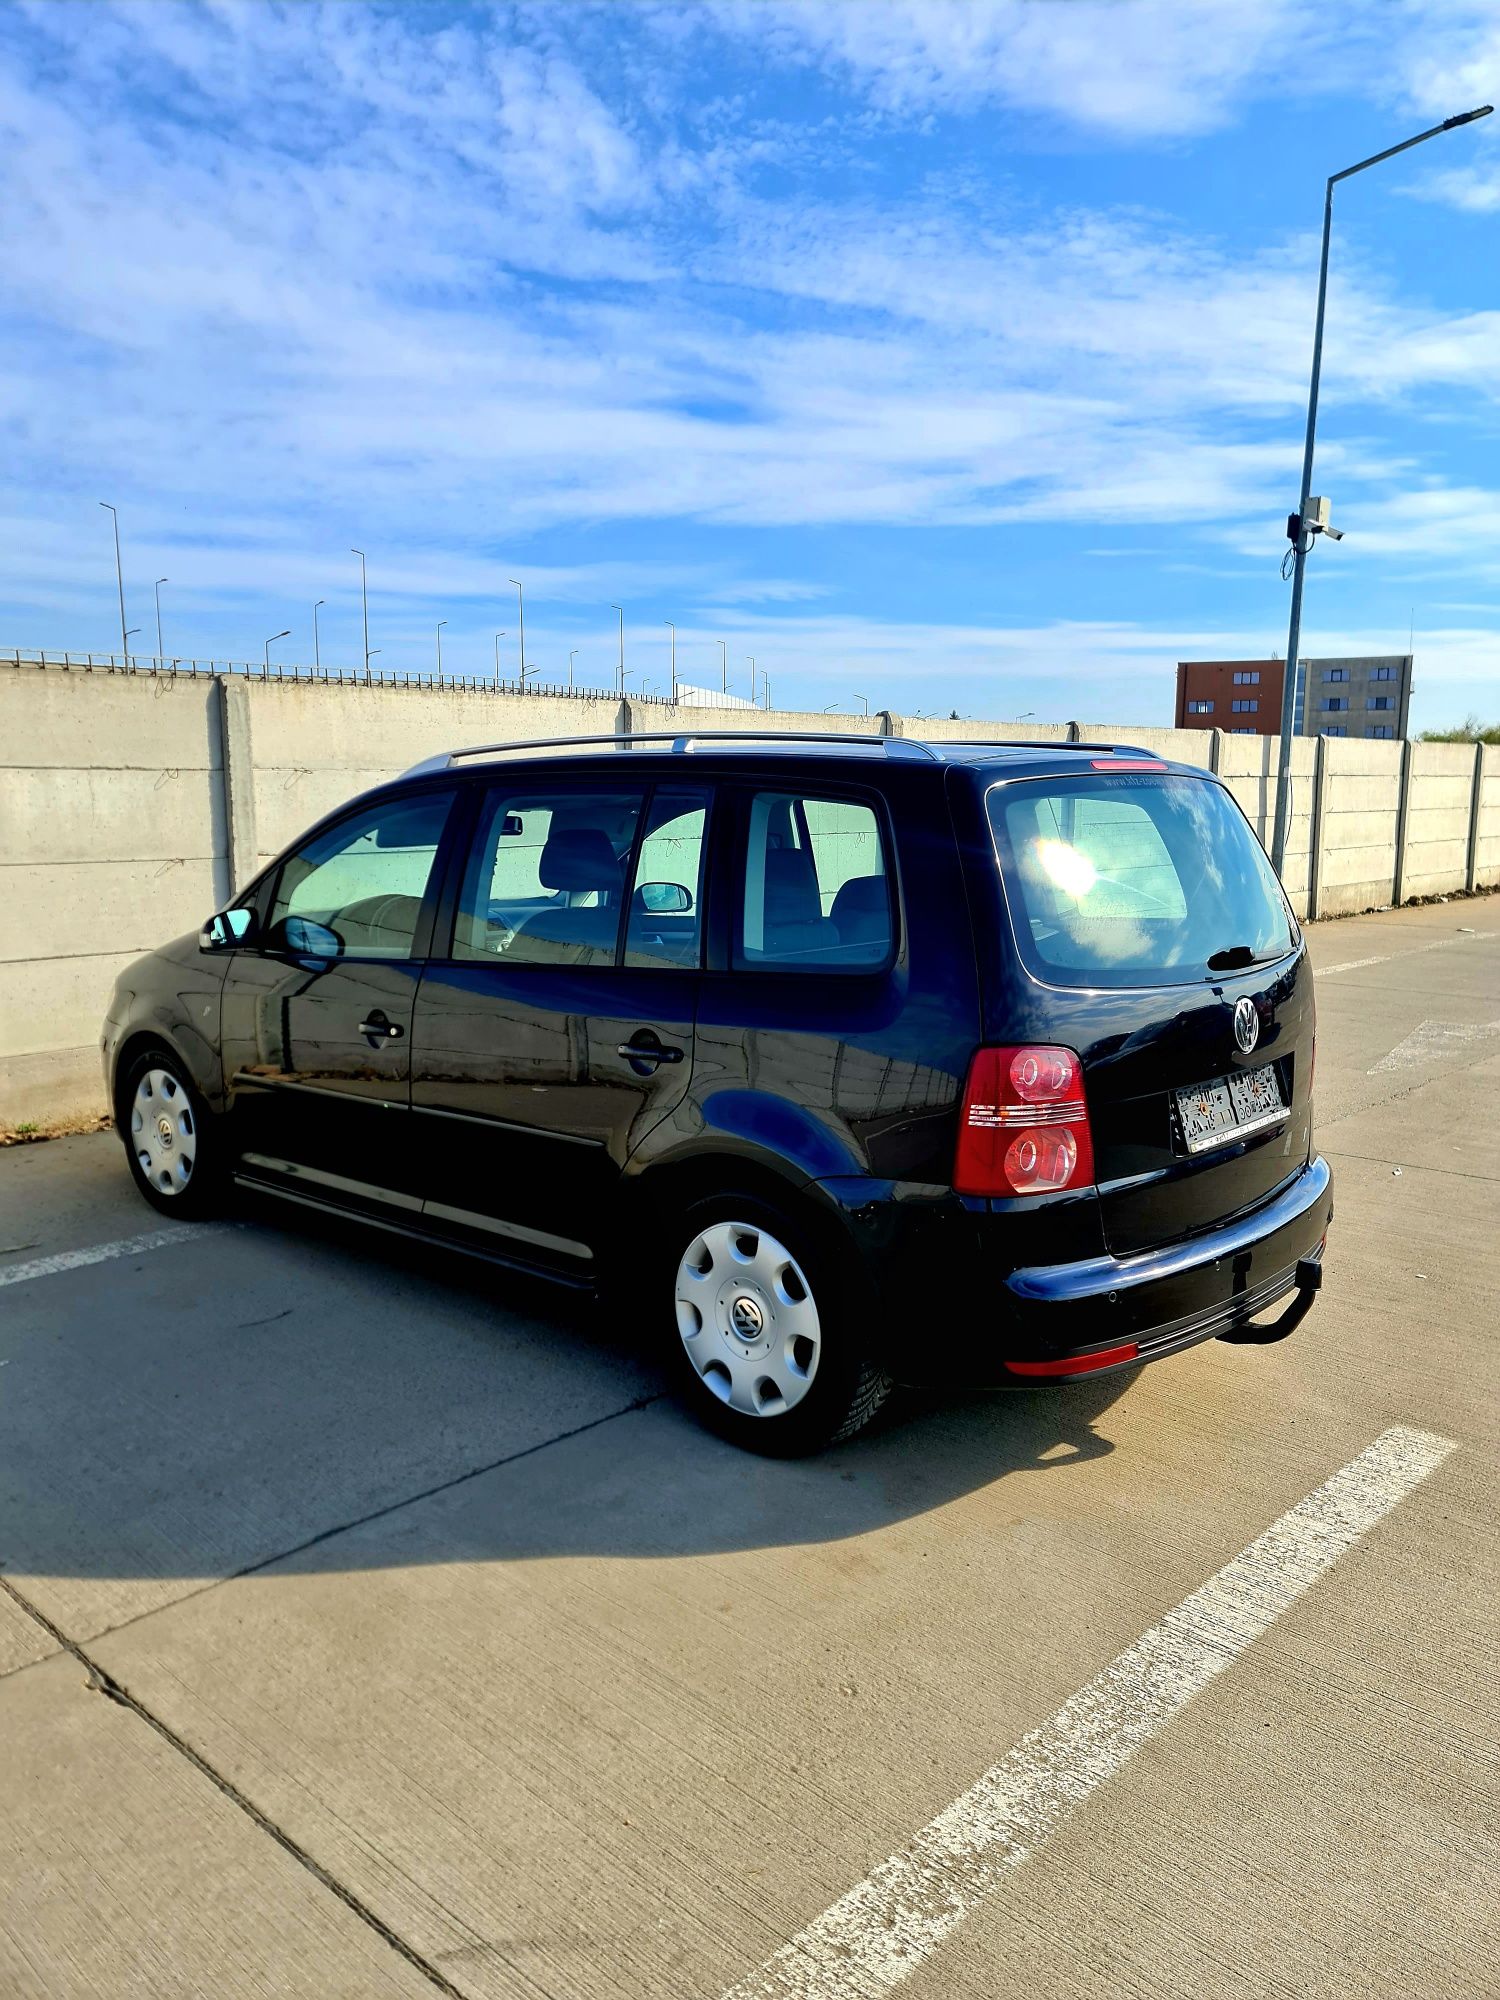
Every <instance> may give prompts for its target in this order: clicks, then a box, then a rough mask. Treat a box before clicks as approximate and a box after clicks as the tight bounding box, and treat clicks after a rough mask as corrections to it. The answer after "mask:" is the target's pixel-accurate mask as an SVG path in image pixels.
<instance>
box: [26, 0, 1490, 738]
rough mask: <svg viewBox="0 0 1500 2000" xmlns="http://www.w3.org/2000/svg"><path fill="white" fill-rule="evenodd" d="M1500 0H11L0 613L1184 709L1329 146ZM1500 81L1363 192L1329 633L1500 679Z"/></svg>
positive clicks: (214, 636) (202, 635)
mask: <svg viewBox="0 0 1500 2000" xmlns="http://www.w3.org/2000/svg"><path fill="white" fill-rule="evenodd" d="M1497 90H1500V0H1420V4H1411V5H1407V4H1405V0H1375V4H1363V5H1361V4H1358V0H1354V4H1342V5H1340V6H1338V7H1335V8H1324V9H1319V8H1310V7H1308V6H1306V5H1305V4H1301V0H1299V3H1298V4H1295V5H1294V4H1286V3H1285V0H1245V4H1240V0H1197V4H1194V5H1183V4H1181V0H1134V4H1132V0H1122V3H1121V4H1111V0H998V4H994V5H983V4H977V3H976V4H970V5H958V6H955V5H950V4H946V0H891V4H882V0H836V3H832V0H831V3H830V4H821V3H820V0H809V4H802V3H801V0H787V4H782V3H781V0H742V3H741V4H736V3H735V0H725V4H719V5H693V4H686V3H685V0H674V4H660V5H657V4H630V0H612V4H608V5H604V6H598V7H596V6H592V5H589V4H585V0H567V4H563V0H558V4H553V5H545V6H497V7H487V8H479V7H463V6H443V5H437V4H428V5H422V6H417V5H407V6H402V7H383V6H376V5H371V6H361V5H358V4H353V5H346V6H335V7H332V8H327V9H325V8H322V7H320V6H316V5H313V4H300V5H296V6H293V7H291V8H286V9H283V8H279V7H275V6H269V5H258V6H238V5H215V6H204V7H198V6H192V5H189V4H186V0H184V4H166V0H157V4H148V5H145V6H118V7H115V6H108V5H105V4H102V0H99V4H89V5H81V4H57V0H52V3H51V4H44V5H43V4H16V3H15V0H0V232H3V237H4V242H5V249H6V260H5V261H6V269H7V272H8V273H9V274H10V282H8V283H7V284H6V285H5V287H4V288H3V291H0V424H3V436H4V445H5V464H6V468H7V471H8V475H9V476H8V477H7V478H6V480H5V482H4V489H3V494H0V645H20V646H33V647H34V646H42V645H45V646H48V647H56V648H63V647H70V648H73V649H76V650H85V649H88V648H94V649H97V650H107V649H109V648H110V647H111V646H112V645H113V644H116V643H117V633H118V615H117V609H116V603H115V595H114V575H113V544H112V542H111V540H110V522H109V516H108V515H107V514H105V513H104V512H102V511H101V509H100V507H99V505H98V502H99V501H100V500H101V499H104V500H111V501H113V502H114V503H115V504H116V505H117V506H118V508H119V510H120V521H121V530H122V536H123V541H124V549H125V567H126V591H127V609H128V612H129V622H130V623H131V624H133V625H140V626H141V627H143V628H144V630H143V633H142V638H141V640H140V641H137V642H133V643H136V644H142V645H144V647H145V649H146V650H148V651H150V650H154V622H155V616H154V607H153V602H152V585H153V582H154V580H155V579H156V578H157V577H159V576H165V577H167V578H168V579H169V582H168V583H167V584H166V585H165V586H164V587H163V590H162V600H163V610H164V622H165V633H166V645H167V650H168V651H169V652H172V653H181V654H194V653H195V654H198V655H203V656H206V655H209V654H217V655H219V656H228V657H232V658H236V659H244V658H247V657H249V658H259V657H260V654H261V649H262V643H263V641H264V640H265V638H266V636H267V635H268V634H270V633H273V632H277V631H280V630H281V629H282V627H284V626H290V627H291V628H292V637H291V639H290V640H288V641H285V642H283V643H282V645H281V646H279V647H278V648H277V649H276V652H277V654H278V655H279V656H280V657H282V658H284V659H310V658H311V654H312V623H311V607H312V603H313V601H314V599H317V598H323V599H325V600H326V603H325V606H324V609H323V611H322V613H321V614H320V617H321V620H322V638H323V657H324V660H325V662H328V661H341V662H345V663H350V664H352V663H355V662H357V661H358V659H359V657H360V653H361V648H362V640H361V636H360V629H359V565H358V561H357V558H356V557H354V556H353V555H351V554H350V553H349V551H350V547H351V545H357V546H359V547H361V548H363V549H365V550H366V551H367V552H368V556H369V576H370V592H371V599H370V619H371V626H372V631H371V644H372V645H373V646H377V647H379V648H380V658H379V660H378V661H377V664H378V665H382V666H386V667H397V668H401V667H407V668H411V669H427V668H430V666H431V664H432V660H433V652H434V626H435V623H436V621H437V619H439V618H445V619H446V620H447V624H446V626H445V628H444V632H443V644H444V663H445V666H446V667H447V668H448V669H449V670H450V671H471V672H479V671H484V670H485V669H486V668H491V669H492V668H493V663H494V634H495V632H496V631H497V630H498V629H500V628H504V629H505V631H506V637H505V638H504V639H503V640H502V641H501V647H502V657H503V659H504V661H505V664H506V667H507V670H508V671H513V670H514V665H515V661H516V657H517V656H516V652H515V643H516V635H515V626H516V619H515V615H514V607H515V593H514V591H513V590H512V589H511V588H510V586H509V585H508V583H507V581H506V579H507V578H508V577H521V578H522V579H524V581H525V584H526V592H527V603H526V620H527V649H528V653H529V655H530V658H531V660H532V661H533V662H534V663H535V664H536V665H537V666H538V667H539V668H540V669H541V672H542V675H543V677H544V678H546V679H554V678H561V677H563V676H564V675H565V673H566V669H567V660H568V654H569V651H570V650H572V649H577V653H578V660H577V670H578V674H579V677H580V679H583V680H589V681H594V682H598V683H601V684H602V683H604V682H605V681H607V680H608V679H609V677H610V675H611V673H612V671H613V666H614V658H615V614H614V612H613V611H612V610H611V609H610V606H611V603H620V604H623V605H624V606H625V607H626V612H627V627H626V643H627V660H628V663H629V664H630V665H631V667H632V668H633V669H634V672H633V676H632V681H631V685H632V686H638V685H639V683H640V680H641V679H642V678H645V679H647V680H648V681H650V682H654V683H655V684H657V685H658V686H659V685H660V682H661V681H662V679H663V678H664V677H665V673H666V663H667V631H666V627H665V625H664V623H663V622H662V621H663V620H665V619H668V618H670V619H673V620H675V622H676V625H677V635H678V665H679V672H681V673H682V674H683V675H684V677H686V678H692V679H697V680H700V681H703V682H714V681H716V680H717V675H718V661H719V651H718V646H717V643H716V642H717V641H718V640H719V639H720V638H722V639H724V640H725V641H726V642H727V644H728V651H729V660H730V673H731V678H732V682H733V684H734V685H736V686H737V687H738V689H739V691H741V692H743V691H744V690H745V683H746V678H747V674H748V669H747V667H746V665H745V658H746V656H747V655H751V654H753V655H754V656H755V657H756V658H757V660H758V661H759V664H760V666H761V667H762V668H763V669H767V670H768V671H769V672H770V674H771V676H772V693H773V697H774V699H775V700H776V702H777V704H778V705H785V706H805V707H811V708H821V707H823V706H824V705H825V704H827V703H833V702H839V703H842V704H844V705H846V706H847V705H852V697H853V694H854V692H855V691H856V690H857V691H859V692H861V693H864V694H867V695H868V696H869V697H870V699H871V702H872V705H874V706H881V705H889V706H892V707H895V708H898V709H903V710H905V711H907V712H908V713H910V712H914V711H917V710H928V711H937V712H941V713H947V712H948V710H949V709H950V708H955V707H956V708H957V709H958V710H959V711H960V712H961V713H964V714H975V715H988V716H995V717H1013V716H1017V715H1020V714H1021V713H1023V712H1024V711H1025V710H1028V709H1031V710H1034V711H1035V712H1036V713H1037V715H1038V716H1039V717H1042V718H1054V719H1057V718H1064V717H1067V716H1081V717H1085V718H1088V717H1094V718H1098V719H1099V720H1103V721H1120V722H1137V723H1144V722H1152V721H1165V720H1168V719H1169V718H1170V713H1171V702H1172V686H1173V674H1174V663H1175V661H1176V660H1177V659H1178V658H1179V657H1180V656H1189V657H1193V656H1215V657H1224V656H1231V655H1238V654H1240V653H1256V654H1265V653H1269V652H1271V651H1279V650H1280V649H1281V648H1282V647H1283V646H1284V645H1285V633H1286V613H1287V588H1286V586H1285V585H1284V584H1283V583H1282V581H1281V579H1280V577H1279V575H1278V563H1279V560H1280V555H1281V551H1282V548H1283V546H1284V535H1283V528H1284V521H1285V516H1286V513H1287V511H1288V509H1289V508H1290V507H1291V505H1292V504H1293V503H1294V500H1295V497H1296V491H1297V479H1298V473H1299V462H1300V449H1301V430H1302V423H1303V411H1304V407H1305V397H1306V375H1307V366H1308V360H1309V354H1310V346H1311V323H1312V312H1313V299H1314V284H1315V266H1316V254H1317V230H1318V225H1319V222H1320V219H1321V195H1322V181H1323V177H1324V176H1325V174H1326V173H1327V172H1329V171H1330V170H1331V169H1334V168H1337V167H1339V166H1342V165H1345V164H1347V163H1349V162H1350V161H1352V160H1354V159H1358V158H1360V157H1362V156H1363V155H1365V154H1367V153H1370V152H1373V151H1375V150H1377V149H1378V148H1380V147H1381V146H1384V145H1387V144H1390V143H1392V142H1393V141H1394V140H1396V139H1399V138H1401V137H1404V136H1406V135H1407V134H1409V133H1410V132H1413V131H1416V130H1419V129H1420V128H1421V127H1422V126H1423V125H1425V124H1428V123H1431V122H1433V121H1434V120H1435V119H1437V118H1440V117H1443V116H1445V115H1447V114H1449V113H1451V112H1456V111H1461V110H1466V109H1468V108H1469V107H1470V106H1472V105H1475V104H1478V103H1481V102H1486V101H1491V100H1493V99H1494V98H1495V96H1496V94H1497ZM1497 438H1500V118H1495V119H1493V120H1487V121H1485V122H1484V123H1482V124H1480V125H1478V126H1475V127H1473V128H1469V129H1465V130H1463V131H1460V132H1457V133H1453V134H1450V135H1446V136H1444V137H1443V138H1441V139H1438V140H1435V141H1434V142H1433V143H1432V144H1431V145H1430V146H1427V147H1424V148H1422V149H1420V150H1419V151H1418V152H1416V153H1413V154H1411V155H1409V156H1408V157H1406V158H1404V159H1402V160H1398V161H1394V162H1391V163H1390V164H1388V165H1386V166H1384V167H1381V168H1378V169H1375V170H1373V171H1372V172H1371V173H1370V174H1368V175H1364V176H1361V177H1360V178H1358V179H1357V180H1355V181H1354V182H1352V183H1350V184H1348V185H1346V186H1345V187H1344V188H1343V189H1342V190H1341V192H1340V194H1339V197H1338V213H1337V219H1336V238H1335V258H1334V279H1333V284H1332V289H1331V293H1330V322H1329V334H1328V349H1327V358H1326V364H1325V378H1324V401H1323V414H1322V421H1321V424H1320V439H1321V442H1320V450H1319V460H1318V477H1317V479H1316V480H1315V485H1316V486H1317V488H1318V489H1319V490H1322V491H1324V492H1327V493H1329V494H1330V495H1331V496H1332V498H1333V503H1334V510H1335V512H1334V518H1335V520H1336V521H1337V522H1338V523H1339V524H1341V525H1342V526H1343V527H1344V529H1345V530H1346V531H1347V539H1346V540H1345V541H1344V542H1343V543H1342V544H1341V545H1339V546H1338V547H1336V548H1331V547H1328V546H1327V545H1326V544H1325V545H1321V546H1320V547H1319V548H1318V550H1317V551H1316V553H1315V555H1314V557H1313V559H1312V565H1311V570H1310V578H1309V587H1308V599H1307V609H1306V619H1305V625H1304V650H1305V651H1307V652H1311V653H1325V654H1327V653H1342V652H1367V651H1374V652H1385V651H1404V650H1405V647H1406V643H1407V634H1408V630H1409V628H1410V627H1412V626H1413V625H1414V627H1415V633H1416V650H1417V655H1418V666H1417V694H1416V698H1415V703H1414V709H1413V717H1414V723H1415V725H1416V726H1418V727H1422V726H1433V725H1437V724H1441V723H1444V722H1448V721H1451V720H1457V719H1458V718H1460V717H1461V716H1463V715H1464V714H1465V713H1466V712H1468V711H1470V710H1475V709H1477V710H1480V711H1482V712H1484V713H1486V714H1494V713H1496V712H1500V639H1497V631H1500V450H1497Z"/></svg>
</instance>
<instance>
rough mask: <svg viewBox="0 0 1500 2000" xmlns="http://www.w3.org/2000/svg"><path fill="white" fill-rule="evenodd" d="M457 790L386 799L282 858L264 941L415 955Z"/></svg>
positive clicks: (324, 950)
mask: <svg viewBox="0 0 1500 2000" xmlns="http://www.w3.org/2000/svg"><path fill="white" fill-rule="evenodd" d="M453 797H454V795H453V793H452V792H451V791H444V792H418V793H415V794H413V795H412V796H410V797H408V798H401V799H386V800H384V801H383V802H382V803H380V804H379V805H374V806H371V807H369V808H368V810H367V811H365V812H362V813H358V814H356V815H355V816H353V817H352V818H350V819H345V820H340V821H339V823H338V824H337V825H336V826H332V827H329V828H328V829H327V830H326V831H325V832H323V833H320V834H317V835H316V836H315V837H314V838H313V839H312V840H310V841H308V842H307V843H306V844H305V845H304V846H302V847H301V848H299V849H298V850H297V852H296V853H295V854H293V855H291V856H290V857H289V858H288V859H287V860H286V861H284V862H283V863H282V867H281V873H280V875H279V876H278V877H277V882H276V897H275V901H274V902H273V903H272V905H271V915H270V921H269V923H268V925H267V929H266V934H265V942H266V945H267V947H268V948H269V949H271V950H275V949H276V948H277V946H278V945H280V947H281V948H282V949H285V950H289V951H293V952H309V953H312V954H313V955H315V956H319V957H325V956H326V957H330V958H333V957H337V958H410V956H411V952H412V945H413V942H414V940H415V936H416V929H417V919H418V917H419V916H420V915H421V912H422V904H423V901H424V900H425V898H426V895H427V890H428V884H429V882H430V880H431V877H432V869H433V863H434V862H435V860H436V859H437V851H438V845H439V843H440V842H441V840H442V837H443V828H444V826H445V825H446V824H447V820H448V813H449V811H450V809H451V807H452V805H453Z"/></svg>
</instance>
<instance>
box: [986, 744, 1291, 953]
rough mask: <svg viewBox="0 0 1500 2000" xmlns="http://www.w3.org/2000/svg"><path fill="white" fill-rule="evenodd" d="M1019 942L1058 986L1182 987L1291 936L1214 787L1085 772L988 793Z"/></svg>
mask: <svg viewBox="0 0 1500 2000" xmlns="http://www.w3.org/2000/svg"><path fill="white" fill-rule="evenodd" d="M986 802H987V805H988V808H989V815H990V825H991V827H992V828H993V830H994V835H995V844H996V847H997V849H998V851H999V855H1000V865H1001V868H1002V871H1003V873H1004V876H1005V882H1006V887H1007V890H1008V892H1009V896H1010V903H1011V915H1012V919H1013V923H1014V928H1015V933H1016V941H1017V943H1018V944H1019V946H1020V949H1021V955H1022V957H1023V958H1024V959H1025V961H1026V964H1027V967H1028V969H1029V970H1030V971H1031V972H1032V973H1034V974H1035V976H1036V977H1037V978H1038V979H1045V980H1047V981H1048V982H1049V983H1050V984H1052V985H1060V986H1162V985H1171V986H1185V985H1189V984H1191V983H1193V982H1194V981H1197V980H1207V979H1216V978H1222V977H1223V976H1224V975H1225V973H1226V972H1228V971H1231V970H1235V971H1238V970H1241V969H1243V968H1245V967H1247V966H1251V965H1259V964H1263V963H1264V962H1265V961H1266V960H1268V959H1273V958H1279V957H1280V956H1281V955H1282V954H1283V953H1284V952H1286V951H1288V950H1289V949H1290V948H1291V946H1292V944H1293V943H1294V942H1295V939H1296V932H1295V930H1294V928H1293V925H1292V919H1291V914H1290V912H1289V910H1288V909H1287V906H1286V902H1285V899H1284V898H1283V896H1282V893H1281V889H1280V885H1279V884H1278V883H1277V880H1276V877H1275V874H1274V873H1273V872H1272V868H1271V864H1270V862H1269V861H1268V860H1267V859H1266V855H1265V850H1264V849H1263V848H1262V846H1261V844H1260V842H1259V841H1258V840H1257V839H1256V838H1255V835H1254V834H1253V833H1252V832H1251V831H1250V827H1249V824H1248V822H1247V821H1246V819H1245V816H1244V814H1243V813H1242V812H1241V811H1240V809H1239V807H1238V806H1237V805H1236V804H1235V803H1234V800H1233V799H1232V798H1231V797H1230V796H1229V794H1228V793H1227V792H1226V791H1225V790H1224V789H1223V787H1222V786H1220V785H1218V784H1216V783H1215V782H1214V781H1213V780H1212V779H1211V778H1182V777H1175V776H1173V775H1172V774H1171V773H1169V772H1163V773H1162V774H1161V775H1160V776H1157V775H1156V774H1155V773H1150V774H1147V773H1144V772H1133V771H1132V772H1123V771H1122V772H1120V773H1119V774H1118V775H1114V776H1111V775H1110V774H1109V773H1107V772H1103V771H1100V772H1090V773H1089V774H1088V775H1087V776H1086V777H1083V776H1080V777H1077V778H1045V779H1036V780H1025V781H1022V782H1019V783H1015V784H1005V785H995V786H993V787H992V788H991V790H990V792H989V793H988V796H987V801H986Z"/></svg>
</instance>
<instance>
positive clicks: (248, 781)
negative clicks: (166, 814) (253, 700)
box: [214, 674, 260, 902]
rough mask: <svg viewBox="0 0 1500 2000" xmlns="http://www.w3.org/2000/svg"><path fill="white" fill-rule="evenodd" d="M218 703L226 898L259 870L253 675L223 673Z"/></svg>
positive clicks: (222, 892) (216, 684)
mask: <svg viewBox="0 0 1500 2000" xmlns="http://www.w3.org/2000/svg"><path fill="white" fill-rule="evenodd" d="M214 693H215V697H216V699H217V701H218V704H219V758H220V771H219V784H220V803H221V806H222V810H223V820H224V869H225V873H226V875H227V880H225V881H223V882H222V883H221V884H220V888H219V896H220V900H221V901H222V902H227V901H228V900H229V898H230V897H231V896H232V895H233V894H234V892H235V890H236V889H238V888H240V887H242V886H243V884H245V883H246V882H248V881H249V880H250V878H251V876H252V875H254V873H255V864H256V860H257V859H258V857H259V852H260V850H259V848H258V847H257V845H256V839H255V756H254V749H253V745H252V738H251V730H250V677H249V675H248V674H223V675H220V676H219V677H217V678H216V680H215V682H214Z"/></svg>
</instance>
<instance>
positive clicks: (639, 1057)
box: [615, 1039, 682, 1063]
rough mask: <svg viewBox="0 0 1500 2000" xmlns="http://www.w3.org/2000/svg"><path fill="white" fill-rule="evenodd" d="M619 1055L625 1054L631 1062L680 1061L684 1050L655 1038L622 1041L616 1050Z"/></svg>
mask: <svg viewBox="0 0 1500 2000" xmlns="http://www.w3.org/2000/svg"><path fill="white" fill-rule="evenodd" d="M615 1054H616V1055H617V1056H624V1058H625V1060H626V1062H630V1063H680V1062H681V1061H682V1050H681V1049H674V1048H672V1047H671V1046H669V1044H667V1043H666V1042H658V1041H656V1040H655V1039H653V1040H651V1041H649V1042H645V1041H642V1042H621V1044H620V1046H619V1047H618V1048H617V1049H616V1050H615Z"/></svg>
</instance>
